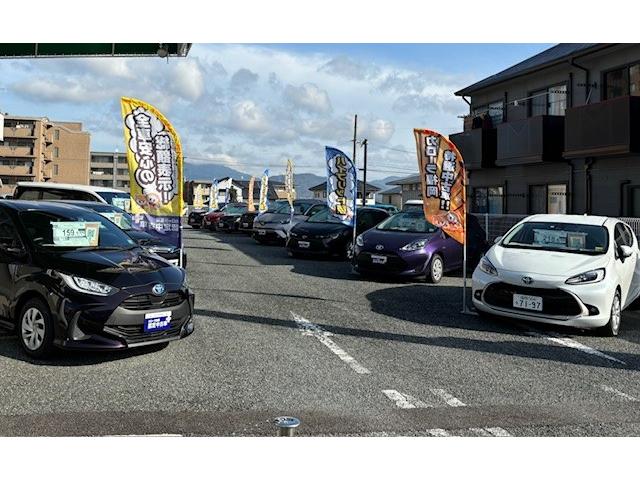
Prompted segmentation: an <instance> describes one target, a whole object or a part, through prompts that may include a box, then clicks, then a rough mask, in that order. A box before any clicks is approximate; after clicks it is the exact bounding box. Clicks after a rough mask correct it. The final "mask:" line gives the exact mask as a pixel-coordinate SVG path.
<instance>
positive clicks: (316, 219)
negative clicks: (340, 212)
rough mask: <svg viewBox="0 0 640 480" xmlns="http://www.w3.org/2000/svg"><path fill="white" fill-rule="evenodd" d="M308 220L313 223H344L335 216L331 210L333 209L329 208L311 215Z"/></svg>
mask: <svg viewBox="0 0 640 480" xmlns="http://www.w3.org/2000/svg"><path fill="white" fill-rule="evenodd" d="M307 222H311V223H342V221H341V220H340V218H338V217H337V216H335V215H334V214H333V213H332V212H331V210H329V209H328V208H327V209H325V210H322V211H320V212H318V213H316V214H315V215H311V216H310V217H309V218H308V219H307Z"/></svg>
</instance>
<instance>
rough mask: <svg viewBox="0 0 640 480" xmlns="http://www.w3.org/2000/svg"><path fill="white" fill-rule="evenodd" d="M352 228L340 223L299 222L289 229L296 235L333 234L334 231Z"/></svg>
mask: <svg viewBox="0 0 640 480" xmlns="http://www.w3.org/2000/svg"><path fill="white" fill-rule="evenodd" d="M345 230H352V228H351V227H349V226H348V225H344V224H342V223H315V222H300V223H298V224H297V225H296V226H294V227H293V228H292V229H291V232H293V233H296V234H298V235H309V236H314V235H316V236H317V235H333V234H335V233H339V232H343V231H345Z"/></svg>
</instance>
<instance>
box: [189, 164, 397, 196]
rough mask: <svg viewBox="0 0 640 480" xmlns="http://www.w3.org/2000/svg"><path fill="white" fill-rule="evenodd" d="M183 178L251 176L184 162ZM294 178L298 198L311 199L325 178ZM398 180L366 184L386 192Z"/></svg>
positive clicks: (307, 175) (280, 179)
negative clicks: (312, 188) (391, 183)
mask: <svg viewBox="0 0 640 480" xmlns="http://www.w3.org/2000/svg"><path fill="white" fill-rule="evenodd" d="M184 177H185V179H186V180H212V179H214V178H225V177H233V178H235V179H238V180H249V178H251V175H249V174H247V173H243V172H240V171H238V170H235V169H233V168H230V167H225V166H223V165H211V164H209V165H207V164H193V163H189V162H185V164H184ZM271 178H272V179H273V180H274V181H276V182H284V175H273V176H272V177H271ZM294 178H295V183H296V193H297V197H298V198H313V193H311V192H310V191H309V189H310V188H311V187H315V186H316V185H319V184H321V183H323V182H324V181H325V180H326V177H321V176H320V175H316V174H313V173H296V174H295V177H294ZM399 178H403V177H402V176H397V175H394V176H390V177H385V178H382V179H380V180H369V181H368V182H367V183H370V184H371V185H375V186H376V187H378V188H380V189H381V190H386V189H387V188H390V187H391V185H387V183H389V182H392V181H394V180H398V179H399Z"/></svg>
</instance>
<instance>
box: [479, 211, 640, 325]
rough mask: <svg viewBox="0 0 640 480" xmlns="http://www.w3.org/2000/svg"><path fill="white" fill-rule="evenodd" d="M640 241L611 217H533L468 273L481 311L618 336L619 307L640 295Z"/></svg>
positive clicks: (494, 247) (514, 230)
mask: <svg viewBox="0 0 640 480" xmlns="http://www.w3.org/2000/svg"><path fill="white" fill-rule="evenodd" d="M638 254H639V250H638V240H637V239H636V236H635V234H634V233H633V231H632V230H631V228H630V227H629V225H627V224H626V223H624V222H622V221H620V220H618V219H615V218H608V217H596V216H586V215H585V216H580V215H533V216H530V217H527V218H525V219H524V220H522V221H521V222H520V223H518V224H517V225H515V226H514V227H513V228H511V230H509V231H508V232H507V233H506V235H504V237H498V238H497V239H496V243H495V244H494V245H493V246H492V247H491V248H490V249H489V251H488V252H487V253H486V255H485V256H484V257H483V258H482V260H481V261H480V263H479V264H478V267H477V268H476V269H475V271H474V272H473V304H474V305H475V307H476V309H477V310H478V311H479V312H480V313H481V314H482V313H490V314H495V315H503V316H508V317H513V318H519V319H523V320H533V321H538V322H545V323H553V324H556V325H568V326H572V327H579V328H598V327H602V332H603V333H604V334H606V335H610V336H615V335H617V334H618V331H619V329H620V318H621V312H622V310H623V309H624V308H626V307H627V306H628V305H629V304H630V303H631V302H633V301H634V300H635V299H636V298H637V297H638V295H640V261H638Z"/></svg>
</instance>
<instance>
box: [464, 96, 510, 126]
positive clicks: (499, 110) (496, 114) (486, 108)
mask: <svg viewBox="0 0 640 480" xmlns="http://www.w3.org/2000/svg"><path fill="white" fill-rule="evenodd" d="M483 113H486V114H488V115H489V117H491V123H492V125H494V126H495V125H497V124H499V123H502V121H503V119H504V102H503V101H502V100H500V101H498V102H492V103H489V104H486V105H480V106H478V107H475V108H474V109H473V113H472V116H474V117H480V116H481V115H482V114H483Z"/></svg>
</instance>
